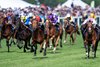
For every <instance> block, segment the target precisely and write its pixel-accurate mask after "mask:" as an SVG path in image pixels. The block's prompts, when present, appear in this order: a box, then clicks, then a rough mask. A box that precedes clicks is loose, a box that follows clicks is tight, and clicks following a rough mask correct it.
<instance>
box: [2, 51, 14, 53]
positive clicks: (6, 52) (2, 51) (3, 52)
mask: <svg viewBox="0 0 100 67" xmlns="http://www.w3.org/2000/svg"><path fill="white" fill-rule="evenodd" d="M14 52H15V51H10V52H8V51H0V53H14Z"/></svg>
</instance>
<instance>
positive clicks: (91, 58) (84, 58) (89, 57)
mask: <svg viewBox="0 0 100 67" xmlns="http://www.w3.org/2000/svg"><path fill="white" fill-rule="evenodd" d="M97 58H98V57H96V58H94V57H89V58H87V57H82V59H97Z"/></svg>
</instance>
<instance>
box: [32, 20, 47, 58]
mask: <svg viewBox="0 0 100 67" xmlns="http://www.w3.org/2000/svg"><path fill="white" fill-rule="evenodd" d="M32 29H33V33H32V46H31V50H32V51H34V56H36V52H37V44H40V52H42V51H43V50H44V52H43V55H44V56H46V48H47V45H46V41H45V37H46V35H45V33H44V29H41V27H40V26H39V22H38V21H37V20H36V19H33V20H32Z"/></svg>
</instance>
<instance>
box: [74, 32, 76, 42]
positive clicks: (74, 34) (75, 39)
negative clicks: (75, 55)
mask: <svg viewBox="0 0 100 67" xmlns="http://www.w3.org/2000/svg"><path fill="white" fill-rule="evenodd" d="M74 41H76V33H74Z"/></svg>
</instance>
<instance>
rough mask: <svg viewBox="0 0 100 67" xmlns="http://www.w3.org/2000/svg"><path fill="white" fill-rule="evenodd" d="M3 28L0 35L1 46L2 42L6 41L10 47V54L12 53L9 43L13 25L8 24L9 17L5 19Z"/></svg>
mask: <svg viewBox="0 0 100 67" xmlns="http://www.w3.org/2000/svg"><path fill="white" fill-rule="evenodd" d="M2 25H3V26H2V28H1V34H0V45H1V40H2V39H4V38H5V39H6V45H7V47H8V52H9V51H10V49H9V48H10V46H11V43H10V42H9V40H10V38H11V36H12V25H11V24H9V23H8V19H7V17H6V18H4V19H3V24H2Z"/></svg>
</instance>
